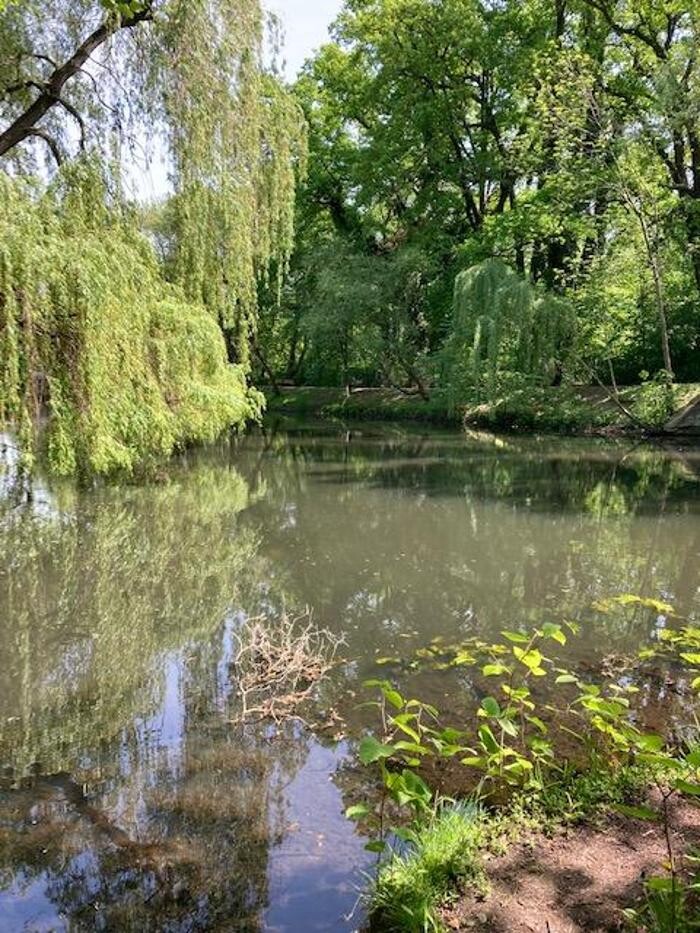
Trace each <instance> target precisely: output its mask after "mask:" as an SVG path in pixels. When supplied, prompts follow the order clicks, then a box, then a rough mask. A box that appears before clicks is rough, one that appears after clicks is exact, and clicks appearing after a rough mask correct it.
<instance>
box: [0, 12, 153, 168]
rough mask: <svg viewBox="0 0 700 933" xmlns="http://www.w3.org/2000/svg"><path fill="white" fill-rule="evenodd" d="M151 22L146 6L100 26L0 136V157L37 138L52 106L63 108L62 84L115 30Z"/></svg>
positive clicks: (73, 74) (53, 73) (75, 72)
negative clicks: (131, 14) (41, 123)
mask: <svg viewBox="0 0 700 933" xmlns="http://www.w3.org/2000/svg"><path fill="white" fill-rule="evenodd" d="M152 18H153V12H152V9H151V6H150V4H149V5H148V6H145V7H144V8H143V9H141V10H139V11H138V12H137V13H134V15H133V16H130V17H128V18H124V19H121V20H116V21H113V20H106V21H105V22H103V23H102V25H101V26H99V27H98V28H97V29H96V30H95V31H94V32H92V33H91V34H90V35H89V36H88V37H87V39H85V40H84V41H83V42H82V43H81V45H79V46H78V48H77V49H76V50H75V52H73V54H72V55H71V57H70V58H68V59H67V60H66V61H65V62H64V63H63V64H62V65H60V66H59V67H58V68H55V69H54V70H53V72H52V73H51V75H50V76H49V78H48V80H47V81H46V83H45V84H44V85H43V89H42V91H41V92H40V93H39V96H38V97H37V98H36V100H35V101H34V102H33V103H32V104H30V105H29V107H27V109H26V110H25V111H24V112H23V113H21V114H20V115H19V116H18V117H17V119H16V120H15V121H14V122H13V123H11V124H10V126H8V127H7V129H6V130H5V131H4V132H2V133H0V156H3V155H6V154H7V153H8V152H10V151H11V150H12V149H14V148H15V146H17V145H18V144H19V143H21V142H23V141H24V140H25V139H27V137H29V136H36V135H40V134H37V133H36V125H37V123H38V122H39V121H40V120H41V119H42V118H43V117H44V116H46V114H47V113H48V112H49V110H51V109H52V108H53V107H55V106H56V104H63V106H64V107H65V106H66V104H65V101H63V100H62V91H63V88H64V86H65V84H66V82H67V81H69V80H70V79H71V78H72V77H74V76H75V75H76V74H78V72H80V71H81V70H82V68H83V66H84V65H85V63H86V62H87V61H88V59H89V58H90V56H91V55H92V54H93V52H95V51H96V50H97V49H98V48H100V46H102V45H103V44H104V43H105V42H106V41H107V40H108V39H109V38H110V36H111V35H113V33H114V32H115V31H116V30H118V29H132V28H133V27H134V26H137V25H139V24H140V23H143V22H146V21H148V20H151V19H152ZM73 115H75V112H74V113H73Z"/></svg>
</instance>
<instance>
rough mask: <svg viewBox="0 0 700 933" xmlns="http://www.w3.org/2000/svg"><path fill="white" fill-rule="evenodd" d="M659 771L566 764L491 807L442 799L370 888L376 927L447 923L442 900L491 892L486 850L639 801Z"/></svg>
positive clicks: (412, 929) (415, 931)
mask: <svg viewBox="0 0 700 933" xmlns="http://www.w3.org/2000/svg"><path fill="white" fill-rule="evenodd" d="M653 777H654V775H653V773H652V771H651V770H650V769H649V768H644V767H639V766H625V767H621V768H618V769H616V770H611V769H610V768H607V767H606V766H605V765H604V763H601V766H600V767H599V768H592V769H587V770H586V771H584V772H577V771H574V770H570V771H567V772H565V773H563V774H562V775H561V777H560V779H559V780H558V781H556V782H553V783H552V784H550V785H548V786H547V787H545V788H544V789H543V790H542V791H539V792H528V793H527V794H525V793H520V794H516V795H515V796H514V797H513V798H511V799H510V800H509V801H508V802H507V803H506V804H504V805H503V806H500V807H494V808H492V809H490V810H487V809H485V808H482V807H480V806H478V805H476V804H475V803H473V802H467V803H465V804H455V803H446V804H443V806H441V807H440V808H439V809H438V811H437V813H436V814H435V815H434V816H433V818H432V820H431V821H430V822H429V823H427V824H426V825H425V826H423V827H421V828H420V829H419V830H417V831H416V832H415V838H414V839H413V841H411V842H410V843H408V844H407V846H406V847H404V849H403V851H399V852H393V853H392V854H391V855H390V856H389V857H388V858H387V859H386V861H384V862H383V863H382V864H381V865H380V867H379V870H378V872H377V877H376V879H375V881H374V882H373V884H372V887H371V890H370V893H369V915H370V921H371V929H373V930H379V931H387V933H394V931H396V933H398V931H401V933H419V931H420V933H422V931H425V930H433V931H439V930H442V929H443V927H442V925H441V920H440V912H441V908H444V907H445V906H447V905H448V904H449V903H450V902H451V901H453V900H455V899H456V898H458V897H459V896H460V894H462V893H464V892H465V891H466V890H468V889H469V890H471V891H472V892H476V893H483V894H484V895H485V894H486V893H487V891H488V882H487V879H486V874H485V871H484V869H483V867H482V859H483V857H484V856H485V855H486V854H488V853H490V854H495V855H502V854H504V853H505V852H506V850H507V849H508V847H509V846H510V845H512V844H513V843H515V842H517V841H519V840H521V839H522V838H523V837H526V836H528V835H536V834H537V833H539V834H544V835H551V834H552V833H554V832H556V831H557V829H559V828H561V827H564V826H573V825H577V824H581V823H584V822H591V821H595V820H596V819H602V818H603V816H604V815H605V814H606V813H610V812H611V810H614V809H615V807H617V806H619V805H627V806H629V805H634V804H637V803H639V802H640V801H641V800H642V799H643V798H644V795H645V792H646V790H647V789H648V787H649V784H650V782H651V780H652V778H653Z"/></svg>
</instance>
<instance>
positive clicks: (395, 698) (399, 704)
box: [382, 687, 404, 709]
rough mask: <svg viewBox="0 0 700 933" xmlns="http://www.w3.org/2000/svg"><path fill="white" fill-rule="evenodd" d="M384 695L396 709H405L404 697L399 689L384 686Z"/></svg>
mask: <svg viewBox="0 0 700 933" xmlns="http://www.w3.org/2000/svg"><path fill="white" fill-rule="evenodd" d="M382 695H383V696H384V699H385V700H386V701H387V703H391V705H392V706H393V707H394V709H403V706H404V699H403V697H402V696H401V694H400V693H399V691H398V690H394V689H393V688H391V687H384V688H383V689H382Z"/></svg>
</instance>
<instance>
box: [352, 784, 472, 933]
mask: <svg viewBox="0 0 700 933" xmlns="http://www.w3.org/2000/svg"><path fill="white" fill-rule="evenodd" d="M483 844H484V822H483V819H482V814H481V811H480V810H479V809H478V807H476V806H475V805H473V804H469V803H467V804H463V805H453V804H444V805H443V806H441V807H440V808H439V809H438V811H437V813H436V814H435V815H434V816H433V818H432V820H431V821H430V822H429V823H428V824H426V825H425V826H423V827H422V828H421V829H420V830H418V831H417V832H416V834H415V839H414V840H413V842H411V843H410V844H409V849H408V851H406V852H404V853H402V854H393V855H392V856H391V857H390V858H389V859H388V861H386V862H384V863H383V864H382V866H381V867H380V869H379V871H378V873H377V877H376V879H375V881H374V883H373V887H372V891H371V895H370V899H371V909H370V912H371V917H372V928H373V929H381V930H386V931H404V933H414V931H415V933H422V931H424V930H438V929H440V923H439V919H438V914H437V908H438V906H439V905H440V904H442V903H444V901H445V900H446V898H447V897H449V896H450V895H451V894H455V893H457V892H458V891H459V890H460V889H461V888H463V886H464V885H465V884H467V883H469V884H471V885H476V886H482V887H484V886H485V877H484V874H483V871H482V869H481V867H480V860H479V852H480V850H481V848H482V846H483Z"/></svg>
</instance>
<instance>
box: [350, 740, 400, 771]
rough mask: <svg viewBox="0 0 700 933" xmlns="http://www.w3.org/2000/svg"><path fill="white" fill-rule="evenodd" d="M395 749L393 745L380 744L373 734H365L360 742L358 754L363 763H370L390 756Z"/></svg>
mask: <svg viewBox="0 0 700 933" xmlns="http://www.w3.org/2000/svg"><path fill="white" fill-rule="evenodd" d="M395 751H396V750H395V748H394V746H393V745H382V743H381V742H378V741H377V739H375V737H374V736H373V735H366V736H365V737H364V739H362V741H361V742H360V750H359V753H358V754H359V757H360V761H361V762H362V764H363V765H371V764H373V763H374V762H375V761H380V760H381V759H383V758H391V756H392V755H393V754H394V753H395Z"/></svg>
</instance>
